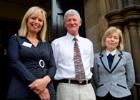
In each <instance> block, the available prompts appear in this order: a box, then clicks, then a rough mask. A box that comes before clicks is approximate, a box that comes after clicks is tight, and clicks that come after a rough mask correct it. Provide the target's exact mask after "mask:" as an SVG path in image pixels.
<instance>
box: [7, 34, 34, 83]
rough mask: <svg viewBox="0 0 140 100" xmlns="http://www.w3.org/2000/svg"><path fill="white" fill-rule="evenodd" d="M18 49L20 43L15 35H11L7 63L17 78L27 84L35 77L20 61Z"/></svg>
mask: <svg viewBox="0 0 140 100" xmlns="http://www.w3.org/2000/svg"><path fill="white" fill-rule="evenodd" d="M19 49H20V45H19V42H18V40H17V36H11V37H10V39H9V43H8V59H9V65H10V67H11V68H12V70H13V71H14V73H15V74H16V75H17V76H18V77H19V78H21V79H22V80H23V81H25V82H27V84H30V83H31V82H33V81H34V80H36V77H35V76H34V75H32V73H30V71H29V70H28V69H27V68H26V67H25V66H24V64H23V63H22V62H21V61H20V57H19V56H20V55H19Z"/></svg>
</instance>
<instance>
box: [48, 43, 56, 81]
mask: <svg viewBox="0 0 140 100" xmlns="http://www.w3.org/2000/svg"><path fill="white" fill-rule="evenodd" d="M49 48H50V58H49V69H48V76H50V78H51V79H53V78H54V75H55V73H56V65H55V60H54V55H53V50H52V47H51V44H49Z"/></svg>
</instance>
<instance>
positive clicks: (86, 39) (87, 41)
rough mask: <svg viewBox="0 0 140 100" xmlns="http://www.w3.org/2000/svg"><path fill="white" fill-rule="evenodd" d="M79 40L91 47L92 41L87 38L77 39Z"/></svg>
mask: <svg viewBox="0 0 140 100" xmlns="http://www.w3.org/2000/svg"><path fill="white" fill-rule="evenodd" d="M79 38H80V40H81V41H82V42H84V43H86V44H90V45H93V43H92V41H91V40H89V39H88V38H84V37H79Z"/></svg>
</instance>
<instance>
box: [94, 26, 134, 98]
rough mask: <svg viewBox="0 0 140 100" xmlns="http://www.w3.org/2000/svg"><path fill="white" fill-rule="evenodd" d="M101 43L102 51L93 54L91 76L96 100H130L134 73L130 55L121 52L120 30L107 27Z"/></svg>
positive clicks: (121, 38) (121, 39)
mask: <svg viewBox="0 0 140 100" xmlns="http://www.w3.org/2000/svg"><path fill="white" fill-rule="evenodd" d="M101 43H102V51H101V52H99V53H97V54H95V60H94V74H93V77H94V79H95V84H96V87H97V90H96V96H97V100H131V92H130V89H131V88H132V87H133V85H134V83H135V73H134V66H133V60H132V57H131V54H130V53H128V52H125V51H123V48H124V47H123V46H124V45H123V37H122V32H121V30H120V29H119V28H117V27H113V26H111V27H109V28H108V29H107V30H106V32H105V33H104V35H103V37H102V41H101Z"/></svg>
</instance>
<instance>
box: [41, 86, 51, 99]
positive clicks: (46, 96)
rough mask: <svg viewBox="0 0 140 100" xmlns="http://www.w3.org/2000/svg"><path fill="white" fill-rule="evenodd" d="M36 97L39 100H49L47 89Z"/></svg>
mask: <svg viewBox="0 0 140 100" xmlns="http://www.w3.org/2000/svg"><path fill="white" fill-rule="evenodd" d="M38 95H39V97H40V99H41V100H50V94H49V90H48V89H47V88H46V89H45V90H44V91H42V92H40V93H39V94H38Z"/></svg>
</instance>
